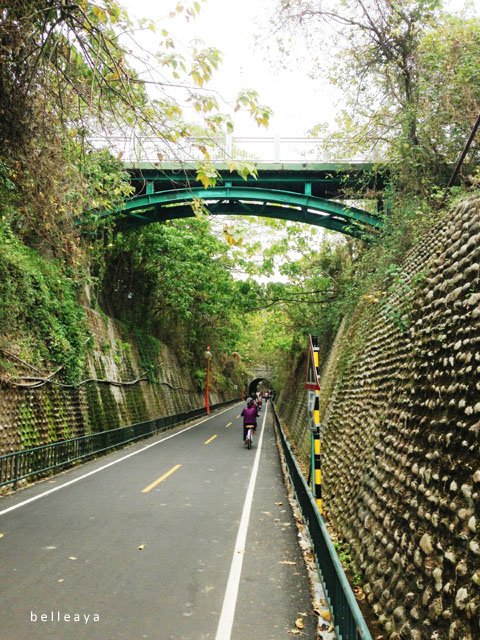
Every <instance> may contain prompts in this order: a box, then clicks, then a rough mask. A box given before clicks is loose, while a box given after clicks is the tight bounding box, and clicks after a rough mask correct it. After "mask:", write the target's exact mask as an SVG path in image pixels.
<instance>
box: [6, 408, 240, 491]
mask: <svg viewBox="0 0 480 640" xmlns="http://www.w3.org/2000/svg"><path fill="white" fill-rule="evenodd" d="M233 402H238V400H229V401H227V402H220V403H218V404H214V405H211V406H210V408H211V409H218V408H220V407H223V406H225V405H228V404H232V403H233ZM203 415H206V411H205V407H201V408H199V409H193V410H191V411H186V412H184V413H177V414H174V415H169V416H163V417H161V418H156V419H154V420H147V421H145V422H138V423H136V424H132V425H128V426H125V427H118V428H116V429H109V430H107V431H100V432H98V433H90V434H88V435H85V436H79V437H77V438H70V439H68V440H61V441H59V442H52V443H50V444H45V445H42V446H39V447H33V448H31V449H22V450H21V451H15V452H13V453H7V454H6V455H3V456H0V487H2V486H4V485H8V484H11V485H13V488H14V489H16V488H17V485H18V483H19V482H20V481H21V480H27V479H29V478H40V477H44V476H48V475H52V474H53V473H55V472H56V471H60V470H61V469H64V468H67V467H70V466H72V465H73V464H75V463H76V462H80V461H83V460H87V459H88V458H93V457H98V456H100V455H104V454H106V453H107V452H108V451H110V450H112V449H118V448H121V447H123V446H125V445H126V444H129V443H130V442H135V441H136V440H140V439H142V438H148V437H150V436H152V435H155V434H157V433H161V432H162V431H166V430H167V429H170V428H172V427H174V426H176V425H178V424H182V423H183V422H187V421H189V420H193V419H194V418H198V417H200V416H203Z"/></svg>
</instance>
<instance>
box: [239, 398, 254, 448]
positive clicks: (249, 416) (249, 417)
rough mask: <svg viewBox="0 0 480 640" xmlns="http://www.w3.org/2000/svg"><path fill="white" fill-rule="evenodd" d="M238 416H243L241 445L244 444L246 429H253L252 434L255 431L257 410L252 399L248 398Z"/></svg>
mask: <svg viewBox="0 0 480 640" xmlns="http://www.w3.org/2000/svg"><path fill="white" fill-rule="evenodd" d="M240 415H241V416H243V443H244V444H245V442H246V440H247V431H248V427H253V433H255V431H256V429H257V418H258V408H257V405H256V404H255V401H254V400H253V398H248V400H247V406H246V407H244V408H243V410H242V413H241V414H240Z"/></svg>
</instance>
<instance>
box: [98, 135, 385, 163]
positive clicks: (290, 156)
mask: <svg viewBox="0 0 480 640" xmlns="http://www.w3.org/2000/svg"><path fill="white" fill-rule="evenodd" d="M89 142H90V143H91V144H92V146H93V147H94V148H95V149H102V148H108V149H109V150H110V151H111V152H112V153H113V154H114V155H116V156H117V157H118V158H120V159H122V160H123V161H124V162H131V163H137V162H198V161H202V160H205V155H204V154H203V153H202V151H201V147H202V146H203V147H204V148H206V149H207V150H208V153H209V156H210V158H211V161H212V162H225V163H228V162H229V161H232V160H244V161H251V162H261V163H280V164H285V163H287V164H288V163H327V162H374V161H376V160H378V159H377V158H374V157H373V155H370V156H369V157H366V156H362V157H360V156H354V157H349V158H342V157H340V156H339V155H338V154H337V153H332V150H331V149H329V147H331V144H330V145H328V144H327V143H326V140H325V139H324V138H295V137H292V138H287V137H280V136H265V137H241V136H226V137H219V138H205V139H202V138H185V139H182V140H181V141H179V142H176V143H171V142H168V141H166V140H165V139H164V138H160V137H158V138H154V137H147V136H130V137H127V136H110V137H108V136H98V137H92V138H90V139H89Z"/></svg>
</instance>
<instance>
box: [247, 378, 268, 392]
mask: <svg viewBox="0 0 480 640" xmlns="http://www.w3.org/2000/svg"><path fill="white" fill-rule="evenodd" d="M271 390H272V384H271V382H270V380H268V379H267V378H255V379H254V380H252V381H251V382H250V384H249V385H248V395H249V396H253V395H254V394H255V392H256V391H261V392H262V393H263V392H265V391H271Z"/></svg>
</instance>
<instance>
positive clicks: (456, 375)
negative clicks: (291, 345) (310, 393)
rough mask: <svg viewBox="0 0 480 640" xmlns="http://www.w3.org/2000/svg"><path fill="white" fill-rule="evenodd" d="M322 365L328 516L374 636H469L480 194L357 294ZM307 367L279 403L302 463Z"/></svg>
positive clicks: (479, 570)
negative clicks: (383, 282) (379, 630)
mask: <svg viewBox="0 0 480 640" xmlns="http://www.w3.org/2000/svg"><path fill="white" fill-rule="evenodd" d="M322 367H323V375H322V379H321V388H322V391H321V415H322V429H321V436H322V467H323V472H324V484H323V493H324V501H325V507H326V511H327V516H328V518H329V519H330V520H331V521H332V523H333V526H334V527H335V529H336V531H337V532H338V533H339V535H340V536H341V537H342V538H343V540H344V541H345V542H347V543H348V544H349V545H350V548H351V551H352V555H353V560H354V567H355V571H356V572H357V574H358V575H359V577H360V580H361V583H362V585H363V590H364V593H365V594H366V599H367V601H368V603H369V604H370V606H371V608H372V610H373V612H374V614H375V615H376V616H377V617H378V620H379V621H380V623H381V624H382V625H383V629H384V633H385V638H386V639H387V638H388V640H478V639H479V638H480V535H479V532H480V455H479V454H480V447H479V444H480V200H479V199H472V200H470V201H468V202H465V203H463V204H462V205H460V206H459V207H458V208H457V209H456V210H455V211H454V212H453V213H452V215H451V216H450V217H449V218H448V219H447V220H444V221H443V222H442V223H441V224H439V225H438V226H437V227H436V228H434V229H433V230H432V231H431V232H430V233H429V234H428V235H427V236H426V237H425V238H424V239H423V241H422V242H421V243H420V244H419V245H418V246H417V247H416V248H415V249H414V250H413V251H412V252H411V253H410V254H409V255H408V256H407V257H406V259H405V261H404V264H403V265H402V269H401V270H400V271H399V272H398V274H397V275H396V276H395V277H394V278H393V280H392V281H391V282H390V283H388V286H387V291H386V292H383V293H382V294H381V295H379V296H377V297H376V298H373V297H369V298H367V299H365V300H363V301H361V303H360V304H359V306H358V308H357V309H356V310H355V312H354V313H353V315H352V317H351V318H350V319H349V320H348V321H345V322H344V324H343V325H342V327H341V328H340V331H339V333H338V335H337V338H336V341H335V344H334V346H333V348H332V350H331V351H330V354H329V356H328V358H325V359H324V360H323V363H322ZM294 368H295V367H294ZM304 371H305V362H304V361H303V362H298V363H297V365H296V370H295V371H292V373H293V375H292V379H291V381H290V383H289V385H288V389H289V390H288V394H287V393H285V394H281V395H280V396H279V399H278V408H279V411H280V415H281V417H282V419H283V421H284V422H285V424H286V426H287V427H288V429H289V431H290V433H291V436H292V438H293V439H294V440H295V442H296V445H297V450H298V451H299V454H300V455H301V456H302V458H303V461H304V462H305V463H306V464H308V456H309V438H308V434H307V432H306V426H305V425H306V424H307V421H306V408H305V391H304V379H303V375H304V373H303V372H304ZM295 385H296V390H295V391H293V392H292V389H295Z"/></svg>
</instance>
